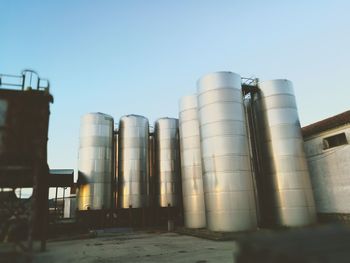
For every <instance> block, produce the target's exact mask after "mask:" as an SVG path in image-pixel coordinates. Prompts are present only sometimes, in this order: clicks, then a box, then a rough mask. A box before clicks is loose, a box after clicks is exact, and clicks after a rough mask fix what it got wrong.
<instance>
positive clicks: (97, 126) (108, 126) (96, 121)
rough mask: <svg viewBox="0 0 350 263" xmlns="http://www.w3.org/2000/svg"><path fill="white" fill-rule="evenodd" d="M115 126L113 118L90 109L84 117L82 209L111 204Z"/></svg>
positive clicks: (81, 167)
mask: <svg viewBox="0 0 350 263" xmlns="http://www.w3.org/2000/svg"><path fill="white" fill-rule="evenodd" d="M113 126H114V122H113V118H112V117H111V116H109V115H106V114H103V113H89V114H86V115H84V116H83V117H82V119H81V126H80V148H79V164H78V170H79V178H78V180H79V184H80V186H79V190H78V200H79V201H78V208H79V210H86V209H102V208H110V207H111V204H112V196H113V195H112V188H113V187H112V181H113Z"/></svg>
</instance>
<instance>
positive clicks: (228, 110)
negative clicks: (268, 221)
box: [198, 72, 257, 231]
mask: <svg viewBox="0 0 350 263" xmlns="http://www.w3.org/2000/svg"><path fill="white" fill-rule="evenodd" d="M198 110H199V111H198V113H199V123H200V133H201V149H202V161H203V171H204V177H203V179H204V195H205V205H206V218H207V226H208V228H209V229H210V230H212V231H242V230H250V229H255V228H256V224H257V222H256V206H255V200H254V190H253V183H252V173H251V168H250V160H249V154H248V153H249V150H248V141H247V131H246V122H245V116H244V108H243V100H242V92H241V77H240V76H239V75H238V74H235V73H232V72H216V73H211V74H207V75H205V76H204V77H202V78H201V79H199V81H198Z"/></svg>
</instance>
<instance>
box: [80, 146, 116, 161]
mask: <svg viewBox="0 0 350 263" xmlns="http://www.w3.org/2000/svg"><path fill="white" fill-rule="evenodd" d="M78 158H79V160H111V159H112V149H111V148H106V147H85V148H82V149H80V150H79V157H78Z"/></svg>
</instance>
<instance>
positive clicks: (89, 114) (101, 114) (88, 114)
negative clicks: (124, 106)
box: [82, 112, 113, 119]
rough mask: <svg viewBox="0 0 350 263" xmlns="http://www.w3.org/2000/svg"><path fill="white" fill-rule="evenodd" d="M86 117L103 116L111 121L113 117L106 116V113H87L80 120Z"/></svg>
mask: <svg viewBox="0 0 350 263" xmlns="http://www.w3.org/2000/svg"><path fill="white" fill-rule="evenodd" d="M87 116H103V117H106V118H111V119H113V117H112V116H111V115H108V114H106V113H103V112H89V113H85V114H84V115H83V116H82V118H85V117H87Z"/></svg>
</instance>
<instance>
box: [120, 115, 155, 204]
mask: <svg viewBox="0 0 350 263" xmlns="http://www.w3.org/2000/svg"><path fill="white" fill-rule="evenodd" d="M148 134H149V123H148V119H147V118H145V117H143V116H139V115H126V116H123V117H122V118H121V119H120V121H119V134H118V138H119V142H118V148H119V150H118V160H119V161H118V164H119V165H118V185H119V191H118V199H119V207H120V208H129V207H130V208H131V207H132V208H141V207H146V206H148V201H149V200H148V199H149V167H148V151H149V149H148V140H149V136H148Z"/></svg>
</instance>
